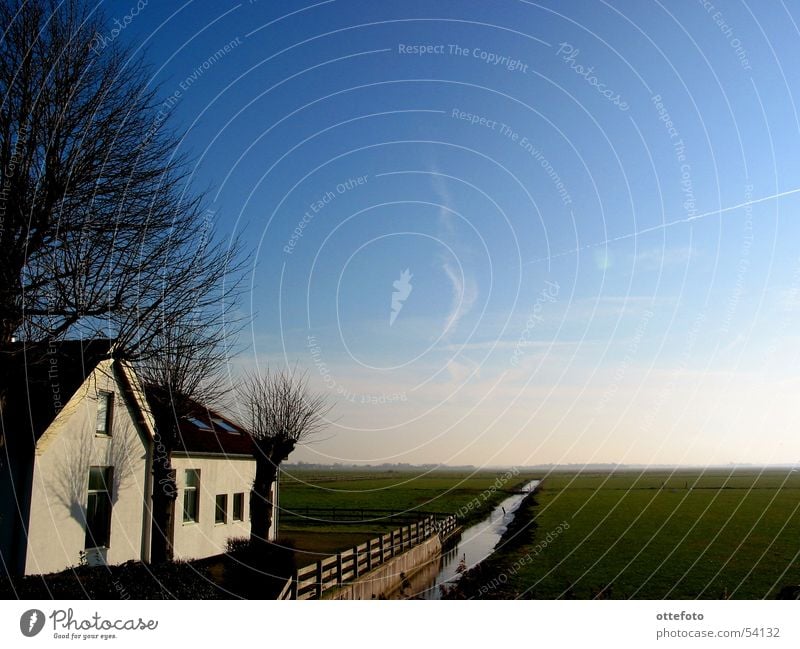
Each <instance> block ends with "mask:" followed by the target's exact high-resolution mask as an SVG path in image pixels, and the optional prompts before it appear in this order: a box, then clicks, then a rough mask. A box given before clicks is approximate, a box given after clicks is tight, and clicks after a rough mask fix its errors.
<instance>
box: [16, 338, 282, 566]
mask: <svg viewBox="0 0 800 649" xmlns="http://www.w3.org/2000/svg"><path fill="white" fill-rule="evenodd" d="M109 348H110V342H109V341H90V342H87V343H82V342H80V341H68V342H64V343H60V344H59V345H58V346H57V347H53V348H52V349H48V351H47V352H46V353H45V354H43V355H40V356H39V357H36V358H26V361H25V363H24V367H22V368H20V370H21V374H20V381H19V382H17V384H16V389H15V390H13V391H12V393H11V394H9V395H8V397H7V400H6V405H5V407H4V409H3V412H2V424H3V430H4V432H5V439H6V440H7V441H8V444H7V445H6V447H5V448H4V449H2V450H4V451H5V458H4V460H5V461H4V462H3V463H2V467H0V468H2V469H3V471H2V472H0V477H2V480H1V481H0V490H2V498H0V528H2V534H0V560H2V569H0V572H6V573H8V574H27V575H31V574H45V573H51V572H58V571H61V570H64V569H67V568H69V567H72V566H76V565H78V564H80V563H89V564H108V565H116V564H120V563H124V562H126V561H129V560H138V561H144V562H147V561H149V558H150V540H151V530H152V524H153V521H152V516H151V511H150V503H151V497H152V493H153V485H152V462H153V453H154V444H153V431H154V427H153V422H152V416H151V414H150V408H149V406H148V401H147V397H146V390H144V389H143V387H142V386H141V385H140V382H139V380H138V378H137V376H136V373H135V372H134V371H133V368H132V367H131V366H130V365H129V364H127V363H125V362H124V361H119V360H112V359H111V358H110V357H109V354H108V351H109ZM23 377H24V379H23ZM195 406H196V409H195V411H194V412H192V413H191V415H190V416H189V417H187V418H185V419H183V420H181V421H180V422H179V432H180V435H179V443H178V447H177V448H176V450H175V451H174V452H173V454H172V466H173V468H174V469H175V470H176V477H177V483H178V494H177V499H176V501H175V512H174V525H173V529H172V546H173V552H174V558H175V559H197V558H203V557H208V556H213V555H216V554H220V553H222V552H224V551H225V549H226V544H227V541H228V540H229V539H234V538H242V537H248V536H249V534H250V522H249V509H250V507H249V505H250V503H249V498H250V488H251V485H252V482H253V477H254V475H255V457H254V451H255V448H254V445H253V440H252V438H251V437H250V435H249V434H248V433H247V432H246V431H244V430H243V429H242V428H240V427H239V426H238V425H236V424H235V423H234V422H232V421H230V420H229V419H227V418H225V417H223V416H222V415H220V414H219V413H217V412H214V411H212V410H209V409H206V408H204V407H203V406H201V405H200V404H195ZM26 447H27V448H26ZM275 513H276V512H274V513H273V520H277V519H276V518H275V517H274V514H275ZM273 528H274V526H273Z"/></svg>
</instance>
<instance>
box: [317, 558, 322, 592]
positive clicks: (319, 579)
mask: <svg viewBox="0 0 800 649" xmlns="http://www.w3.org/2000/svg"><path fill="white" fill-rule="evenodd" d="M320 597H322V561H321V560H320V561H317V598H318V599H319V598H320Z"/></svg>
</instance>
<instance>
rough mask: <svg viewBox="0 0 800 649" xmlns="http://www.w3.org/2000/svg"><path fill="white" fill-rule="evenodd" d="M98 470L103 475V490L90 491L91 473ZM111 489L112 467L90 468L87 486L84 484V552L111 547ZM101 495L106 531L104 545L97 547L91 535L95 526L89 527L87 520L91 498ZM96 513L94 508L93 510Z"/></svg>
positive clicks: (112, 501)
mask: <svg viewBox="0 0 800 649" xmlns="http://www.w3.org/2000/svg"><path fill="white" fill-rule="evenodd" d="M97 469H100V470H101V471H102V472H103V473H102V474H101V475H102V478H103V487H104V488H103V489H92V487H91V485H92V471H94V470H97ZM113 489H114V467H113V466H90V467H89V471H88V473H87V484H86V521H85V527H86V529H85V532H84V541H83V546H84V547H83V549H84V550H93V549H99V548H106V549H108V548H110V547H111V518H112V515H113V508H114V500H113ZM102 494H105V496H106V499H107V507H108V509H107V512H108V513H107V519H106V521H105V527H106V529H105V530H104V531H103V534H104V537H105V538H104V541H105V543H104V544H102V545H98V544H97V543H96V542H95V541H96V539H95V535H94V534H93V533H92V528H95V527H96V525H90V524H89V519H90V517H91V516H93V514H92V513H91V511H92V509H93V508H92V507H91V502H92V497H93V496H94V497H95V498H100V497H101V495H102ZM94 509H95V511H96V507H95V508H94Z"/></svg>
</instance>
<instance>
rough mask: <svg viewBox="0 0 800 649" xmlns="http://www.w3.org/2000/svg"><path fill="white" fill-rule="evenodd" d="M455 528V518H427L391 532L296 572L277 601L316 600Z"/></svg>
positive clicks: (443, 539)
mask: <svg viewBox="0 0 800 649" xmlns="http://www.w3.org/2000/svg"><path fill="white" fill-rule="evenodd" d="M457 529H458V523H457V521H456V517H455V516H448V517H446V518H443V519H440V520H437V519H436V518H435V517H434V516H428V517H427V518H424V519H423V520H421V521H417V522H416V523H412V524H411V525H407V526H406V527H401V528H399V529H396V530H392V531H391V532H389V533H388V534H384V535H382V536H379V537H376V538H374V539H370V540H369V541H367V542H366V543H362V544H361V545H357V546H355V547H353V548H351V549H350V550H346V551H345V552H339V553H338V554H334V555H331V556H329V557H325V558H324V559H322V560H320V561H317V562H316V563H312V564H311V565H308V566H306V567H304V568H301V569H300V570H298V571H297V575H296V576H295V577H294V578H292V579H291V580H290V581H289V582H287V583H286V586H284V588H283V590H282V591H281V594H280V595H279V596H278V599H311V598H314V597H316V598H319V597H321V596H322V593H324V592H325V591H326V590H329V589H331V588H335V587H336V586H341V585H342V584H344V583H346V582H348V581H353V580H355V579H358V577H359V576H360V575H363V574H364V573H367V572H369V571H370V570H373V569H375V568H377V567H378V566H380V565H381V564H382V563H385V562H386V561H388V560H390V559H391V558H393V557H396V556H398V555H399V554H402V553H403V552H405V551H406V550H410V549H411V548H413V547H415V546H417V545H420V544H421V543H423V542H424V541H426V540H428V539H429V538H431V537H432V536H433V535H434V534H439V536H440V538H441V539H442V541H443V542H444V541H445V540H446V539H447V537H448V536H450V535H452V534H453V533H454V532H455V531H456V530H457Z"/></svg>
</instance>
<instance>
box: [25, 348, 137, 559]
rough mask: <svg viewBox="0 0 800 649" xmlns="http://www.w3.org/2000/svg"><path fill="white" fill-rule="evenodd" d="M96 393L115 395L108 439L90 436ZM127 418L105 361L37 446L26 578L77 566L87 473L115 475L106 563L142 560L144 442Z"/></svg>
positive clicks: (82, 535) (83, 530)
mask: <svg viewBox="0 0 800 649" xmlns="http://www.w3.org/2000/svg"><path fill="white" fill-rule="evenodd" d="M100 390H104V391H108V392H113V393H114V416H113V423H112V434H111V437H106V436H98V435H96V434H95V432H94V431H95V421H96V411H97V410H96V409H97V394H98V391H100ZM65 397H66V395H62V398H65ZM133 417H134V413H133V412H132V411H131V409H130V407H129V405H128V404H127V403H126V400H125V397H124V395H123V393H122V389H121V387H120V386H119V385H118V384H117V382H116V381H115V380H114V378H113V373H112V361H110V360H108V361H102V362H101V363H100V364H98V366H97V368H96V369H95V370H94V372H93V373H92V374H91V375H90V376H89V378H88V379H87V380H86V381H85V382H84V384H83V385H82V386H81V388H79V389H78V391H77V392H76V393H75V395H73V396H72V397H71V398H70V400H69V401H68V402H67V403H66V404H65V405H64V407H63V408H62V410H61V411H60V412H59V415H58V416H57V417H56V419H55V421H54V422H53V423H52V424H51V425H50V427H49V428H48V429H47V431H45V434H44V435H43V436H42V437H41V439H40V440H39V442H38V443H37V446H36V456H35V461H34V474H33V486H32V493H31V512H30V523H29V530H28V549H27V556H26V563H25V574H44V573H50V572H56V571H60V570H64V569H66V568H68V567H70V566H75V565H77V564H78V563H79V561H80V552H81V550H83V549H84V544H85V533H86V527H85V516H86V503H87V498H88V492H87V489H88V482H89V467H90V466H113V467H114V488H113V491H112V503H113V505H112V513H111V537H110V545H109V548H108V551H107V562H108V563H109V564H112V565H116V564H119V563H124V562H125V561H128V560H130V559H137V560H139V559H143V558H146V557H147V555H148V550H147V548H146V547H145V546H146V539H147V535H146V533H145V529H146V525H149V523H148V522H147V519H146V517H147V515H148V510H147V505H146V503H147V500H146V498H145V493H146V491H147V486H148V485H149V481H148V471H149V466H148V462H147V449H148V442H147V441H146V440H145V439H144V438H143V437H142V436H141V435H140V432H139V430H138V429H137V426H136V424H135V423H134V419H133Z"/></svg>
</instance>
